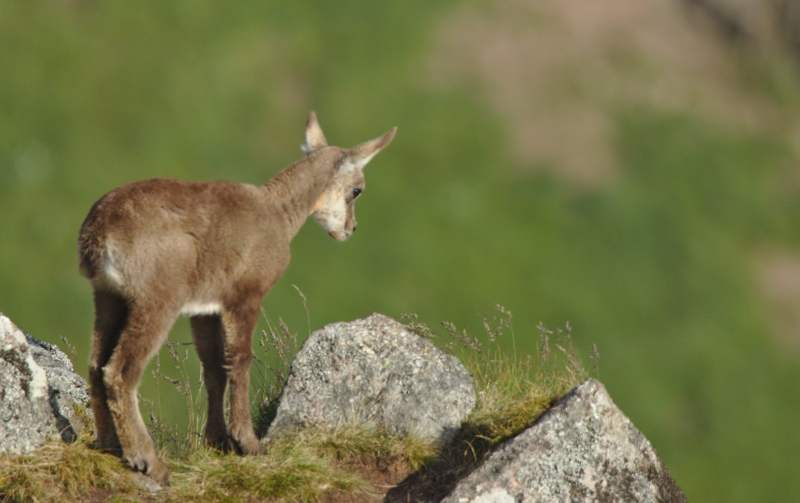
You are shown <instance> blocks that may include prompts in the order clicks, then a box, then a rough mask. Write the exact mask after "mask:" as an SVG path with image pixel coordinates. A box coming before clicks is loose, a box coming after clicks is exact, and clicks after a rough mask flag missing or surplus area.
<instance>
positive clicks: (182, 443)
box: [139, 338, 206, 458]
mask: <svg viewBox="0 0 800 503" xmlns="http://www.w3.org/2000/svg"><path fill="white" fill-rule="evenodd" d="M165 344H166V346H167V354H168V355H169V358H170V360H171V361H172V363H173V365H174V367H175V369H176V370H177V371H178V374H179V376H180V378H179V379H175V378H173V377H170V376H169V375H166V374H164V373H162V372H161V355H160V354H158V353H157V354H156V359H155V361H156V365H155V369H153V370H152V372H151V376H152V378H153V379H154V380H155V381H156V393H157V400H158V404H157V405H158V406H157V407H156V406H155V405H156V404H154V403H153V401H152V400H149V399H146V398H143V397H142V396H141V395H139V401H140V402H142V403H143V404H144V405H145V407H146V408H147V409H148V420H149V422H150V424H149V425H148V430H149V431H150V435H151V436H152V437H153V441H154V442H155V443H156V447H157V448H158V449H159V450H160V451H162V452H167V453H169V454H170V455H171V456H172V457H178V458H180V457H186V456H188V455H189V454H190V453H191V452H193V451H195V450H197V449H198V448H201V447H202V446H203V445H204V443H203V433H202V432H203V431H204V430H205V424H206V412H205V400H204V399H203V398H201V397H203V396H204V395H203V394H202V390H203V387H204V386H203V378H202V373H201V374H200V378H199V379H198V382H197V388H196V390H195V389H193V388H192V386H191V377H190V374H189V372H188V370H187V369H186V362H187V361H188V360H189V348H188V347H187V348H184V351H183V355H181V354H180V346H191V345H192V343H191V342H183V343H181V342H176V341H174V340H172V339H171V338H167V340H166V343H165ZM162 381H167V382H168V383H170V385H172V386H173V387H174V388H175V390H176V391H177V392H178V393H180V394H181V395H183V396H185V397H186V410H187V414H188V420H187V425H186V431H185V432H180V431H179V428H178V427H177V426H170V425H168V424H166V421H165V420H164V418H163V415H162V411H163V410H164V408H163V406H162V403H161V382H162ZM156 411H157V412H156Z"/></svg>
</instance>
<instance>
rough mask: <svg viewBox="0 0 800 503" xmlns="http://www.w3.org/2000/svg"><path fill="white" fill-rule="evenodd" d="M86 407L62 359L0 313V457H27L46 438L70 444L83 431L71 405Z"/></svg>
mask: <svg viewBox="0 0 800 503" xmlns="http://www.w3.org/2000/svg"><path fill="white" fill-rule="evenodd" d="M88 402H89V396H88V393H87V388H86V382H85V381H84V380H83V378H82V377H80V376H79V375H78V374H76V373H75V372H74V371H73V369H72V363H71V362H70V361H69V358H67V355H65V354H64V353H63V352H61V351H60V350H59V349H58V348H57V347H55V346H53V345H51V344H47V343H45V342H40V341H37V340H36V339H34V338H33V337H31V336H30V335H28V334H25V333H24V332H23V331H22V330H20V329H19V328H18V327H17V326H16V325H15V324H14V323H13V322H12V321H11V320H10V319H9V318H8V317H6V316H4V315H3V314H2V313H0V452H9V453H15V454H21V453H26V452H30V451H32V450H34V449H35V448H36V447H38V446H39V445H41V444H42V443H44V441H45V440H46V439H47V437H49V436H51V435H60V436H61V438H62V439H64V440H66V441H71V440H73V439H74V438H75V436H76V431H80V428H81V427H82V426H83V425H82V424H81V421H80V420H79V418H77V417H76V415H75V413H74V409H73V405H74V404H79V405H81V406H84V407H85V406H86V405H87V404H88Z"/></svg>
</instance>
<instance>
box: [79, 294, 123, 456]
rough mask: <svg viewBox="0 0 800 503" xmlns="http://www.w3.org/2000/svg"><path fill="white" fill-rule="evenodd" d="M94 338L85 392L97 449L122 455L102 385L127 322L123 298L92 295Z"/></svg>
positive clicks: (114, 295)
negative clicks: (87, 395)
mask: <svg viewBox="0 0 800 503" xmlns="http://www.w3.org/2000/svg"><path fill="white" fill-rule="evenodd" d="M94 306H95V319H94V336H93V340H92V355H91V358H90V361H89V393H90V395H91V404H92V412H93V414H94V424H95V430H96V433H97V443H98V446H99V447H100V449H103V450H105V451H108V452H112V453H114V454H116V455H120V454H122V451H121V449H120V444H119V438H117V432H116V430H115V428H114V420H113V419H112V417H111V412H110V411H109V409H108V403H107V400H108V397H107V395H106V386H105V383H104V382H103V367H104V366H105V365H106V364H107V363H108V360H109V358H111V353H112V352H113V351H114V348H115V347H116V346H117V342H118V341H119V337H120V334H121V333H122V330H123V329H124V328H125V325H126V323H127V319H128V308H127V306H126V304H125V299H123V298H122V297H120V296H119V295H117V294H115V293H113V292H108V291H103V290H95V292H94Z"/></svg>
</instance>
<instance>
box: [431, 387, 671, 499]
mask: <svg viewBox="0 0 800 503" xmlns="http://www.w3.org/2000/svg"><path fill="white" fill-rule="evenodd" d="M584 501H585V502H614V501H626V502H648V503H656V502H685V501H686V498H685V497H684V495H683V492H682V491H681V489H680V488H679V487H678V485H677V484H676V483H675V481H674V480H673V479H672V476H671V475H670V473H669V471H668V470H667V468H666V466H664V464H663V463H662V462H661V459H660V458H659V457H658V455H657V454H656V453H655V451H654V450H653V447H652V446H651V445H650V442H648V441H647V439H646V438H645V437H644V435H642V433H641V432H640V431H639V430H637V429H636V428H635V427H634V426H633V424H632V423H631V422H630V420H629V419H628V418H627V417H626V416H625V415H624V414H623V413H622V411H620V410H619V409H618V408H617V407H616V406H615V405H614V403H613V402H612V401H611V398H610V397H609V396H608V393H607V392H606V390H605V388H604V387H603V385H602V384H600V383H599V382H598V381H595V380H594V379H589V380H587V381H584V382H583V383H582V384H581V385H580V386H578V387H577V388H575V389H574V390H573V391H572V392H571V393H570V394H568V395H567V396H566V397H564V398H563V399H562V400H560V401H559V402H558V403H557V404H556V405H554V406H553V408H552V409H551V410H550V411H548V412H547V413H546V414H544V415H543V416H542V417H541V418H540V419H539V420H538V421H537V422H536V424H534V425H533V426H531V427H530V428H528V429H527V430H525V431H524V432H522V433H521V434H520V435H518V436H517V437H515V438H513V439H511V440H509V441H508V442H507V443H506V444H504V445H503V446H502V447H501V448H499V449H498V450H497V451H495V452H494V453H493V454H492V455H491V456H490V457H489V458H488V459H487V460H486V461H485V462H484V463H483V464H482V465H481V466H480V467H479V468H478V469H477V470H475V471H474V472H472V473H471V474H470V475H469V476H467V477H466V478H464V479H463V480H462V481H461V482H459V484H458V485H457V486H456V487H455V489H453V491H452V492H451V493H450V494H449V495H448V496H447V497H446V498H445V499H444V500H443V503H529V502H530V503H533V502H584Z"/></svg>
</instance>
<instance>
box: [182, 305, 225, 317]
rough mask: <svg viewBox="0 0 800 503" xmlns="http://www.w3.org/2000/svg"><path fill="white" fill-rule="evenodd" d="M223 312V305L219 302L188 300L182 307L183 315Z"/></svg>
mask: <svg viewBox="0 0 800 503" xmlns="http://www.w3.org/2000/svg"><path fill="white" fill-rule="evenodd" d="M221 312H222V306H221V305H220V304H219V303H218V302H187V303H186V304H184V305H183V307H182V308H181V315H183V316H202V315H209V314H219V313H221Z"/></svg>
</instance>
